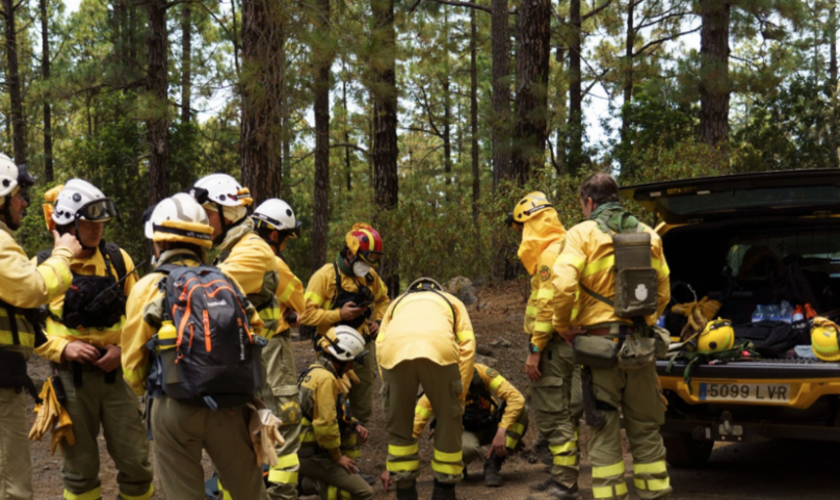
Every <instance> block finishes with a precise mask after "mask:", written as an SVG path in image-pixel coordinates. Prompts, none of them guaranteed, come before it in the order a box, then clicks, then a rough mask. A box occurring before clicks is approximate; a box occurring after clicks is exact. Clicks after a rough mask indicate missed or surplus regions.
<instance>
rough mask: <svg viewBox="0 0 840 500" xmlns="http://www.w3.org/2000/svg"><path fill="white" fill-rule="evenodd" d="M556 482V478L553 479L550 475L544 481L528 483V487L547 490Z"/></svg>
mask: <svg viewBox="0 0 840 500" xmlns="http://www.w3.org/2000/svg"><path fill="white" fill-rule="evenodd" d="M553 483H554V479H551V477H550V476H549V478H548V479H546V480H544V481H540V482H539V483H533V484H529V485H528V489H529V490H531V491H547V490H548V489H549V488H550V487H551V485H552V484H553Z"/></svg>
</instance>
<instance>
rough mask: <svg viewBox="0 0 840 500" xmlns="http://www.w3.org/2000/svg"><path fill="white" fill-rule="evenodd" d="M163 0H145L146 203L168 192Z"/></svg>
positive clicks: (163, 196)
mask: <svg viewBox="0 0 840 500" xmlns="http://www.w3.org/2000/svg"><path fill="white" fill-rule="evenodd" d="M166 8H167V2H166V0H148V2H147V3H146V9H147V14H148V17H149V32H148V35H147V41H146V50H147V55H148V59H149V69H148V73H147V76H146V91H147V92H148V93H149V95H150V97H151V102H152V103H153V105H152V107H153V110H154V111H153V112H150V113H149V118H148V119H147V120H146V128H147V132H146V142H147V143H148V145H149V205H155V204H157V202H159V201H160V200H162V199H163V198H166V197H167V196H168V195H169V101H168V97H167V87H168V82H167V71H168V68H169V66H168V47H167V45H168V44H167V37H166Z"/></svg>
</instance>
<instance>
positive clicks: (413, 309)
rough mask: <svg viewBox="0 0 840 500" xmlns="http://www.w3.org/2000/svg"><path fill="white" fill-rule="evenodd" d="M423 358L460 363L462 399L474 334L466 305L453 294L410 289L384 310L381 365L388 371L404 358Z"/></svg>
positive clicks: (470, 370) (378, 342)
mask: <svg viewBox="0 0 840 500" xmlns="http://www.w3.org/2000/svg"><path fill="white" fill-rule="evenodd" d="M444 297H446V300H448V301H449V304H452V308H450V307H449V304H447V303H446V300H444ZM452 309H454V310H455V316H456V317H455V318H453V317H452ZM421 358H422V359H428V360H429V361H431V362H433V363H436V364H438V365H441V366H446V365H452V364H455V363H457V364H458V370H459V371H460V372H461V381H462V382H463V384H464V386H463V387H464V390H463V392H462V393H461V401H462V402H463V400H464V396H466V393H467V390H468V389H469V386H470V380H472V376H473V364H474V363H475V334H474V333H473V329H472V323H471V322H470V315H469V314H467V308H466V307H465V306H464V303H463V302H461V301H460V300H458V299H457V298H455V297H454V296H453V295H450V294H448V293H446V292H440V294H438V293H435V292H430V291H424V292H410V293H406V294H403V295H401V296H400V297H399V298H397V299H396V300H394V302H393V303H392V304H391V305H390V306H389V307H388V310H387V311H386V312H385V317H384V319H383V320H382V326H381V327H380V329H379V337H377V339H376V359H377V361H378V362H379V366H380V368H384V369H386V370H388V369H391V368H393V367H395V366H396V365H397V364H399V363H400V362H402V361H406V360H411V359H421Z"/></svg>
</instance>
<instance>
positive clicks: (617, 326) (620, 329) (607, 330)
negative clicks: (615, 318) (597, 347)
mask: <svg viewBox="0 0 840 500" xmlns="http://www.w3.org/2000/svg"><path fill="white" fill-rule="evenodd" d="M635 331H636V328H635V327H634V326H633V325H626V324H622V323H613V324H611V325H609V326H601V327H597V328H587V329H586V335H593V336H598V337H602V336H605V335H616V336H618V337H624V336H625V335H630V334H631V333H635Z"/></svg>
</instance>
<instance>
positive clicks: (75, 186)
mask: <svg viewBox="0 0 840 500" xmlns="http://www.w3.org/2000/svg"><path fill="white" fill-rule="evenodd" d="M116 216H117V208H116V207H115V206H114V202H113V201H111V199H110V198H107V197H105V194H104V193H103V192H102V191H100V190H99V188H97V187H96V186H94V185H93V184H91V183H90V182H88V181H83V180H81V179H70V180H69V181H67V183H66V184H65V185H64V188H63V189H62V190H61V191H60V192H59V193H58V196H57V197H56V199H55V205H54V207H53V210H52V220H53V221H54V222H55V223H56V224H57V225H59V226H64V225H66V224H73V223H75V221H76V220H77V219H81V220H86V221H89V222H106V221H109V220H111V219H112V218H114V217H116Z"/></svg>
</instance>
